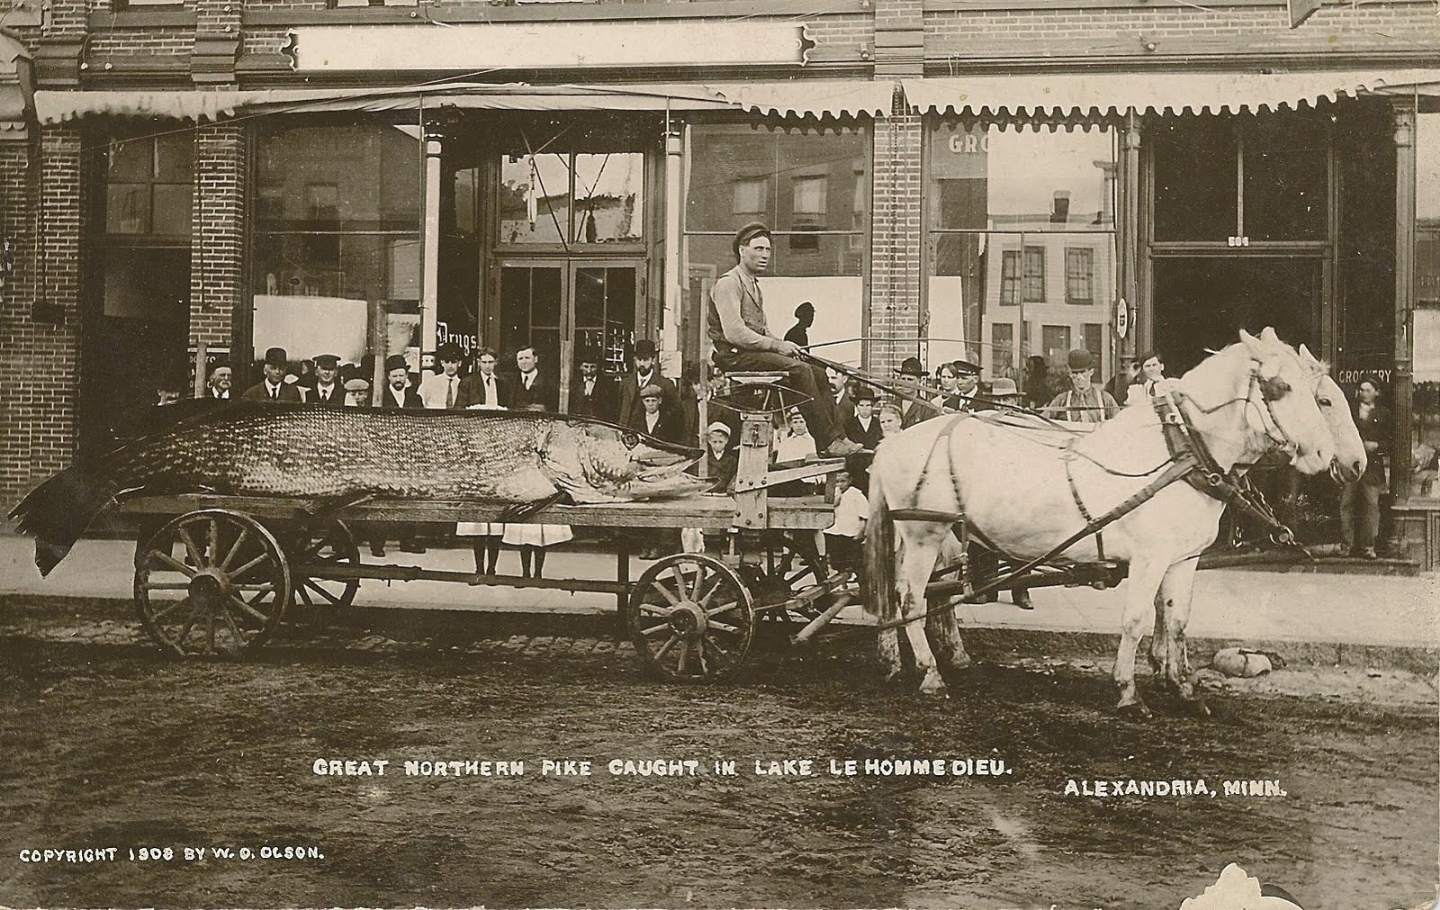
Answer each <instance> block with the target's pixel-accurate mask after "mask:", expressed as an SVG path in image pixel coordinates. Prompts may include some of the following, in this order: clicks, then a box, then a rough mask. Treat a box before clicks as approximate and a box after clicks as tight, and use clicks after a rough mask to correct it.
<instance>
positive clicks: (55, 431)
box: [0, 128, 82, 509]
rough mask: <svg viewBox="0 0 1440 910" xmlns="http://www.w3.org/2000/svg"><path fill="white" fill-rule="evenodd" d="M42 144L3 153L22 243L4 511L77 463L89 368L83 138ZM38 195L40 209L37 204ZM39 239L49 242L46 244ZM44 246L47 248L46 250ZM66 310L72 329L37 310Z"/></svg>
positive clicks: (2, 313) (6, 208)
mask: <svg viewBox="0 0 1440 910" xmlns="http://www.w3.org/2000/svg"><path fill="white" fill-rule="evenodd" d="M38 147H39V156H40V158H39V169H40V174H39V180H38V183H39V186H38V187H37V186H36V183H37V181H36V180H35V179H33V177H32V176H31V167H32V165H31V163H30V161H31V155H32V154H33V151H34V149H35V146H30V145H25V144H20V143H14V144H6V145H3V146H0V186H3V192H4V200H3V213H4V214H3V218H4V227H5V234H6V236H7V237H9V238H10V239H11V241H12V243H14V245H15V251H16V254H15V279H14V280H13V282H12V283H11V285H10V286H8V287H7V288H6V293H5V297H4V301H3V304H0V372H3V375H4V380H3V381H4V383H5V386H6V394H5V395H4V396H3V398H0V425H3V426H4V428H5V432H4V434H3V436H0V504H3V506H4V507H5V508H7V509H8V508H9V506H11V505H13V504H14V503H15V502H16V501H18V499H19V498H20V496H22V495H23V494H24V493H25V492H27V491H28V490H29V489H30V488H31V487H32V486H34V485H35V483H37V482H38V481H40V480H41V479H43V478H44V477H46V476H48V475H49V474H51V473H53V472H55V471H58V470H60V469H61V468H64V467H66V466H67V465H68V464H70V461H71V459H72V457H73V456H74V451H75V400H76V393H77V390H78V384H79V381H78V377H79V367H80V363H79V361H80V344H79V342H80V313H79V311H80V262H81V249H80V238H81V217H80V212H81V198H82V197H81V181H80V173H81V168H80V160H81V151H80V133H79V131H78V130H76V129H73V128H61V129H54V130H47V131H46V132H45V133H44V134H43V136H42V138H41V140H40V142H39V144H38ZM37 189H38V193H39V201H38V202H37V199H36V194H37ZM37 238H39V240H38V241H37ZM37 243H38V246H37ZM37 302H38V303H41V304H49V305H53V306H56V307H58V308H59V311H60V314H61V315H62V316H63V323H62V324H59V325H51V324H48V323H43V322H36V321H35V320H34V318H33V310H32V307H33V304H35V303H37Z"/></svg>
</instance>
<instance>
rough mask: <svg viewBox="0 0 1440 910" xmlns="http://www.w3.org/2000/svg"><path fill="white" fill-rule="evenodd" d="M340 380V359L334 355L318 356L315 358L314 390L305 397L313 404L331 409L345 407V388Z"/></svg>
mask: <svg viewBox="0 0 1440 910" xmlns="http://www.w3.org/2000/svg"><path fill="white" fill-rule="evenodd" d="M339 380H340V358H339V357H336V356H335V355H334V354H319V355H316V357H315V388H313V389H311V390H310V393H309V394H308V395H306V396H305V400H306V401H308V402H311V403H313V404H323V405H326V406H328V407H332V408H343V407H344V406H345V387H344V385H343V384H342V383H341V382H340V381H339Z"/></svg>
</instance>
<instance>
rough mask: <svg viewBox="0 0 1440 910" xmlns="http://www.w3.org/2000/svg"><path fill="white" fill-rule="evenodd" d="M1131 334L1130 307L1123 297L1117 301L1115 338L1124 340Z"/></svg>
mask: <svg viewBox="0 0 1440 910" xmlns="http://www.w3.org/2000/svg"><path fill="white" fill-rule="evenodd" d="M1129 332H1130V306H1129V304H1127V303H1126V302H1125V298H1124V297H1121V298H1120V299H1119V300H1117V301H1115V337H1116V338H1121V339H1123V338H1124V337H1125V336H1126V335H1127V334H1128V333H1129Z"/></svg>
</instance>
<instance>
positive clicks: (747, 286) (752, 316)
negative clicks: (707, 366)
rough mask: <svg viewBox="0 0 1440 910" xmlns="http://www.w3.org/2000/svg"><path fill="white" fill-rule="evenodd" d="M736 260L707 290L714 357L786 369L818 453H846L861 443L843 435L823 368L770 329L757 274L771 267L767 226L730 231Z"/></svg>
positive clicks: (737, 367) (750, 368) (740, 365)
mask: <svg viewBox="0 0 1440 910" xmlns="http://www.w3.org/2000/svg"><path fill="white" fill-rule="evenodd" d="M732 248H733V249H734V251H735V256H736V258H737V259H738V260H739V262H738V263H737V264H736V265H735V267H734V268H733V269H731V270H730V271H728V272H726V273H725V274H724V275H721V276H720V277H719V278H718V279H716V281H715V286H714V288H712V289H711V291H710V309H709V312H708V314H707V316H708V319H709V330H710V340H711V341H712V342H714V344H715V362H716V364H717V365H719V366H720V368H721V369H724V370H726V371H730V372H733V371H743V372H770V371H773V372H782V371H783V372H785V373H786V374H788V375H787V377H786V380H785V381H786V384H787V385H788V386H790V387H791V388H792V389H794V390H796V391H797V392H799V393H800V394H802V395H804V396H805V397H806V399H807V400H806V401H805V403H804V404H802V405H801V406H800V409H801V412H802V413H803V414H804V415H805V422H806V423H807V424H808V425H809V427H810V432H811V434H812V435H813V436H814V437H815V446H816V448H817V449H818V450H819V451H820V454H822V455H849V454H851V453H852V452H857V451H859V449H860V446H859V444H858V443H856V442H853V441H851V440H849V439H846V438H845V436H844V433H843V432H842V429H841V427H840V425H839V422H838V421H837V420H836V416H835V398H834V396H833V395H831V393H830V382H829V380H828V379H827V378H826V376H825V368H824V367H821V366H819V365H816V364H811V363H807V362H806V361H804V360H801V359H800V358H799V357H798V356H796V355H797V353H798V352H799V350H800V347H799V345H797V344H795V343H794V342H791V341H786V340H785V339H783V338H776V337H775V336H774V335H772V334H770V329H769V327H768V326H767V324H766V321H765V304H764V299H763V298H762V297H761V294H760V281H759V276H760V275H761V274H763V273H764V272H765V270H766V269H768V268H769V267H770V252H771V248H770V229H769V228H767V227H766V226H765V225H763V224H760V223H758V222H753V223H751V224H747V225H745V226H744V227H742V228H741V229H740V230H738V231H736V232H735V241H734V243H733V247H732Z"/></svg>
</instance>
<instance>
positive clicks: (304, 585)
mask: <svg viewBox="0 0 1440 910" xmlns="http://www.w3.org/2000/svg"><path fill="white" fill-rule="evenodd" d="M309 586H310V580H309V579H306V580H305V581H304V582H302V583H301V585H300V587H298V588H296V589H295V593H296V594H299V595H300V599H301V600H303V601H305V606H307V607H313V606H315V601H313V600H311V599H310V592H309V591H307V590H305V589H306V588H307V587H309Z"/></svg>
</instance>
